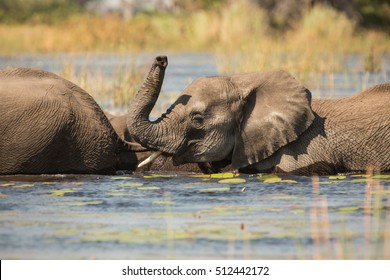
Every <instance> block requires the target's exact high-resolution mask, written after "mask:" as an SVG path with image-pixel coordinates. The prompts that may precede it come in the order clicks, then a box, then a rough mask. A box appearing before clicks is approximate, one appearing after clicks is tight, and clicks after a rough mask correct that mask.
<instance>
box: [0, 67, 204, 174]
mask: <svg viewBox="0 0 390 280" xmlns="http://www.w3.org/2000/svg"><path fill="white" fill-rule="evenodd" d="M0 135H1V138H0V174H53V173H85V174H88V173H94V174H114V173H115V172H116V171H117V170H129V171H133V170H135V169H136V167H137V165H138V164H139V163H140V162H141V161H143V160H145V159H146V158H148V157H149V156H150V154H151V152H150V150H148V149H146V148H143V147H142V146H140V145H139V144H137V143H134V142H133V140H132V137H131V133H130V132H129V131H128V129H127V126H126V115H122V116H113V115H110V114H108V113H105V112H103V111H102V110H101V108H100V107H99V106H98V104H97V103H96V102H95V101H94V100H93V98H92V97H91V96H90V95H89V94H88V93H87V92H85V91H84V90H82V89H81V88H79V87H78V86H76V85H75V84H73V83H71V82H70V81H67V80H65V79H63V78H61V77H59V76H57V75H55V74H53V73H50V72H47V71H43V70H38V69H29V68H17V69H12V70H3V71H0ZM141 170H142V171H150V170H152V171H172V170H173V171H183V172H200V171H201V169H199V167H198V164H187V165H183V166H178V167H176V166H173V164H172V161H171V159H170V158H168V157H165V158H164V157H162V158H160V159H159V160H157V161H156V162H153V163H149V164H146V165H145V166H144V167H143V168H142V169H141ZM202 171H205V170H202Z"/></svg>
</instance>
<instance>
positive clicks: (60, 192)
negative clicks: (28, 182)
mask: <svg viewBox="0 0 390 280" xmlns="http://www.w3.org/2000/svg"><path fill="white" fill-rule="evenodd" d="M78 190H81V188H65V189H60V190H55V191H53V192H52V193H50V194H44V195H43V196H64V195H65V194H67V193H74V192H76V191H78Z"/></svg>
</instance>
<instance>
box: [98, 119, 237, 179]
mask: <svg viewBox="0 0 390 280" xmlns="http://www.w3.org/2000/svg"><path fill="white" fill-rule="evenodd" d="M106 115H107V114H106ZM108 118H109V120H110V122H111V125H112V126H113V128H114V129H115V131H116V133H117V134H118V136H119V137H120V138H121V139H122V140H124V141H125V142H130V143H135V140H134V139H133V136H132V133H131V132H130V130H129V129H128V126H127V124H126V120H127V118H128V115H127V114H125V115H120V116H113V115H108ZM152 154H153V151H151V150H149V149H144V150H138V151H136V152H134V153H131V154H129V152H128V151H126V150H124V151H120V152H119V153H118V158H119V162H120V164H121V165H120V167H119V169H121V170H135V169H136V168H137V166H138V165H139V167H138V169H137V171H139V172H145V171H153V172H156V171H163V172H175V173H178V172H180V173H200V172H201V173H208V174H210V173H220V172H224V171H232V168H231V166H226V165H222V164H218V163H209V162H202V163H187V164H180V165H174V164H173V162H172V157H170V156H166V155H160V156H159V157H158V158H156V159H154V160H149V158H150V157H151V156H152Z"/></svg>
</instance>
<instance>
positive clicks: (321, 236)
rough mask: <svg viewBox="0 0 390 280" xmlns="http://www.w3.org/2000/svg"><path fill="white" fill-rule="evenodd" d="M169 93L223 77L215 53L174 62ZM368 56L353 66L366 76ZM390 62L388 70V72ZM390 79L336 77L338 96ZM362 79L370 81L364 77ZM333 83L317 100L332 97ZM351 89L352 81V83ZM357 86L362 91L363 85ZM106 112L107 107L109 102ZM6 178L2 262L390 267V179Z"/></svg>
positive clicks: (30, 62)
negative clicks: (342, 262) (318, 261)
mask: <svg viewBox="0 0 390 280" xmlns="http://www.w3.org/2000/svg"><path fill="white" fill-rule="evenodd" d="M153 57H154V55H150V54H144V55H140V56H137V57H136V58H134V57H132V56H130V55H111V54H104V55H89V56H84V55H56V56H50V55H21V56H16V57H0V66H1V67H5V66H34V67H39V68H43V69H46V70H49V71H53V72H59V71H60V70H61V69H62V68H63V66H64V64H65V63H69V61H71V63H73V64H74V65H76V66H77V67H76V69H77V71H80V69H81V68H82V67H90V68H91V69H100V70H101V71H103V70H104V71H107V72H106V73H107V75H108V76H110V75H112V76H114V75H115V73H116V72H115V71H117V69H118V65H119V64H122V65H123V64H126V63H133V62H134V61H136V63H137V64H139V65H142V64H146V65H149V64H150V63H151V61H152V60H153ZM169 59H170V66H169V68H168V70H167V74H166V78H165V82H164V92H166V93H167V94H168V95H169V94H175V93H177V92H180V91H182V90H183V89H184V88H185V87H186V86H187V85H188V83H189V81H191V80H193V79H195V78H197V77H199V76H207V75H216V74H218V68H217V65H216V63H215V60H214V57H213V56H212V55H210V54H194V53H188V54H171V55H169ZM358 59H359V58H356V57H355V58H353V57H351V67H353V68H356V67H358V66H356V65H358V64H359V60H358ZM389 61H390V59H389V57H386V59H385V63H386V65H388V62H389ZM389 76H390V75H389V73H388V72H384V73H377V74H370V75H367V74H364V73H363V72H359V71H356V72H355V75H354V76H353V77H351V76H348V75H347V74H345V73H338V74H337V73H336V74H334V75H333V77H331V78H332V81H333V87H332V90H333V95H332V96H335V97H339V96H348V95H351V94H353V93H355V92H356V88H363V87H364V86H368V85H372V84H375V83H378V82H383V81H386V79H387V78H386V77H389ZM356 77H360V78H361V79H359V78H356ZM329 79H330V77H328V76H324V77H323V80H324V83H323V84H318V85H317V86H316V87H315V88H314V89H313V90H312V91H313V94H314V95H317V96H321V95H322V94H323V93H324V92H326V91H328V90H329V88H327V86H326V85H327V82H326V81H329ZM347 81H348V83H347ZM351 81H352V82H351ZM102 106H103V107H104V104H102ZM218 176H221V175H213V176H206V175H205V176H202V175H194V174H141V173H135V174H132V175H117V176H74V175H53V176H3V177H0V259H95V258H97V259H167V258H168V259H182V258H183V259H226V258H227V259H246V258H248V259H312V258H326V259H334V258H341V259H356V258H359V259H360V258H381V259H382V258H386V259H389V258H390V176H388V175H380V176H374V177H366V176H365V175H350V176H330V177H321V178H319V182H318V183H316V181H314V183H313V181H312V178H308V177H297V176H280V177H275V176H270V175H256V176H249V175H244V174H241V175H239V176H238V177H234V178H233V174H224V175H223V176H222V177H226V178H220V177H218Z"/></svg>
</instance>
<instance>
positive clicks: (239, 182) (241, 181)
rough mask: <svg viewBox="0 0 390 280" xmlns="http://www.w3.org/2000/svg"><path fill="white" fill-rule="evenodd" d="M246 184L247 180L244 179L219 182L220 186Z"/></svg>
mask: <svg viewBox="0 0 390 280" xmlns="http://www.w3.org/2000/svg"><path fill="white" fill-rule="evenodd" d="M245 182H246V180H245V179H243V178H231V179H222V180H219V181H218V183H220V184H241V183H245Z"/></svg>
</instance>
